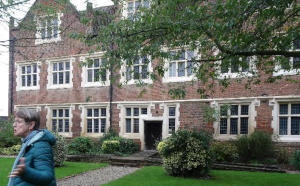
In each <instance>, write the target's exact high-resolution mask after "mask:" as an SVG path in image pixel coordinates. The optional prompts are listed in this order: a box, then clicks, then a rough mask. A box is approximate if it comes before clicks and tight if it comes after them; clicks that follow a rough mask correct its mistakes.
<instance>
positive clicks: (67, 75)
mask: <svg viewBox="0 0 300 186" xmlns="http://www.w3.org/2000/svg"><path fill="white" fill-rule="evenodd" d="M66 83H70V72H69V71H67V72H66Z"/></svg>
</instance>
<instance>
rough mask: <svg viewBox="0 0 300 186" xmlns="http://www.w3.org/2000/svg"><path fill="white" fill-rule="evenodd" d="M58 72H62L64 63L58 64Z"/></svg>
mask: <svg viewBox="0 0 300 186" xmlns="http://www.w3.org/2000/svg"><path fill="white" fill-rule="evenodd" d="M58 70H59V71H62V70H64V63H63V62H60V63H58Z"/></svg>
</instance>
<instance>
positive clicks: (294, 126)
mask: <svg viewBox="0 0 300 186" xmlns="http://www.w3.org/2000/svg"><path fill="white" fill-rule="evenodd" d="M299 134H300V117H292V118H291V135H299Z"/></svg>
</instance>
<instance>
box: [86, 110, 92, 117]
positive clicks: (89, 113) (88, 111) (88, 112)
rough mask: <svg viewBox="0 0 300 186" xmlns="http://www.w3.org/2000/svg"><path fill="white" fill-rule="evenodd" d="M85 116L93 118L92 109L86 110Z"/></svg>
mask: <svg viewBox="0 0 300 186" xmlns="http://www.w3.org/2000/svg"><path fill="white" fill-rule="evenodd" d="M87 116H88V117H92V116H93V109H87Z"/></svg>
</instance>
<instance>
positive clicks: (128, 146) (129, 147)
mask: <svg viewBox="0 0 300 186" xmlns="http://www.w3.org/2000/svg"><path fill="white" fill-rule="evenodd" d="M119 142H120V147H119V152H120V153H123V154H133V153H135V152H137V151H138V150H139V146H138V144H136V143H135V142H134V141H133V140H132V139H125V138H121V139H120V140H119Z"/></svg>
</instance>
